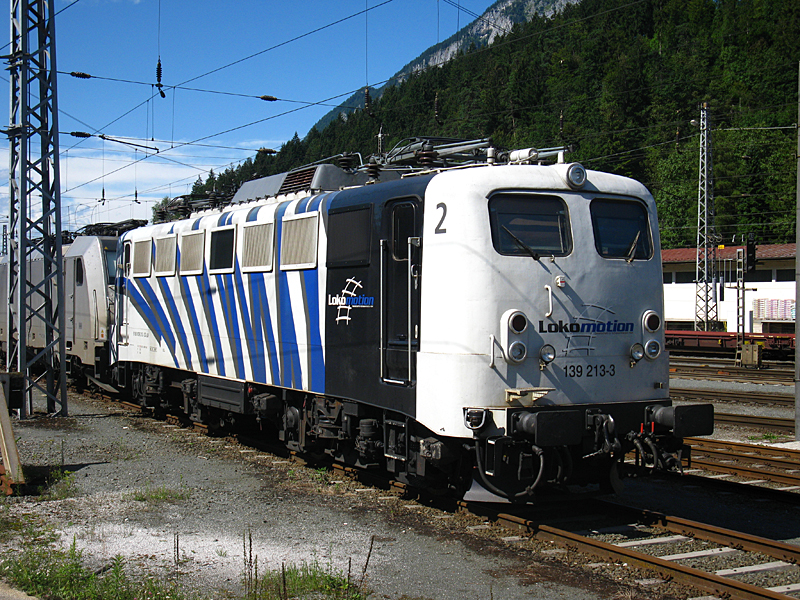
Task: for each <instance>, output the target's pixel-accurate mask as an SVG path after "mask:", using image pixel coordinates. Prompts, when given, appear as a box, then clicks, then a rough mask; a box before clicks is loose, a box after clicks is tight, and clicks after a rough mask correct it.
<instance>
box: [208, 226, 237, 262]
mask: <svg viewBox="0 0 800 600" xmlns="http://www.w3.org/2000/svg"><path fill="white" fill-rule="evenodd" d="M235 248H236V228H235V227H226V228H225V229H216V230H214V231H212V232H211V248H210V250H209V260H208V270H209V272H210V273H213V272H225V271H227V272H230V271H232V270H233V251H234V249H235Z"/></svg>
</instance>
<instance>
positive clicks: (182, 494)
mask: <svg viewBox="0 0 800 600" xmlns="http://www.w3.org/2000/svg"><path fill="white" fill-rule="evenodd" d="M191 495H192V493H191V491H190V490H188V489H187V488H183V487H182V488H180V489H177V490H175V489H172V488H168V487H166V486H163V485H162V486H159V487H155V488H146V489H143V490H137V491H135V492H131V493H130V494H126V495H125V499H126V500H136V501H137V502H146V503H147V504H163V503H165V502H170V503H173V504H174V503H177V502H180V501H181V500H187V499H189V497H190V496H191Z"/></svg>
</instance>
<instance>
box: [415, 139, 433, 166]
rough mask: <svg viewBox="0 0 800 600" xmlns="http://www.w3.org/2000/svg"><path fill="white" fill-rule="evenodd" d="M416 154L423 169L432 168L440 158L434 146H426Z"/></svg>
mask: <svg viewBox="0 0 800 600" xmlns="http://www.w3.org/2000/svg"><path fill="white" fill-rule="evenodd" d="M416 154H417V161H418V162H419V164H420V165H421V166H423V167H430V166H431V165H432V164H433V163H434V161H435V160H436V157H437V156H438V154H436V151H435V150H434V149H433V144H425V145H424V146H423V147H422V150H418V151H417V153H416Z"/></svg>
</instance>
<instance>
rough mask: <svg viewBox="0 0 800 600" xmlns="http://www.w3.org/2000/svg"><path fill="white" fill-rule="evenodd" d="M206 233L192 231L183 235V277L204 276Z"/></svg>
mask: <svg viewBox="0 0 800 600" xmlns="http://www.w3.org/2000/svg"><path fill="white" fill-rule="evenodd" d="M205 239H206V234H205V231H192V232H187V233H184V234H183V235H181V264H180V270H181V275H202V274H203V250H204V249H205V248H204V244H205Z"/></svg>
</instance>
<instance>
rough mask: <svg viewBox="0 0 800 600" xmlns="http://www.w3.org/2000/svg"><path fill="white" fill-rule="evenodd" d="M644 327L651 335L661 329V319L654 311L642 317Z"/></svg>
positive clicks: (649, 311)
mask: <svg viewBox="0 0 800 600" xmlns="http://www.w3.org/2000/svg"><path fill="white" fill-rule="evenodd" d="M642 325H644V328H645V329H646V330H647V331H649V332H650V333H654V332H656V331H658V330H659V328H660V327H661V317H659V316H658V313H657V312H656V311H654V310H648V311H647V312H646V313H644V316H643V317H642Z"/></svg>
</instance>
